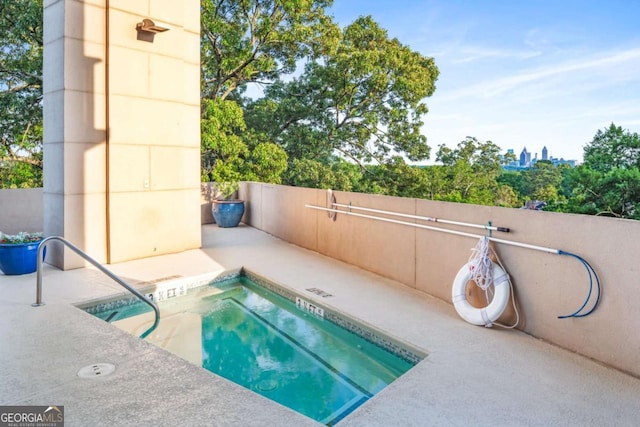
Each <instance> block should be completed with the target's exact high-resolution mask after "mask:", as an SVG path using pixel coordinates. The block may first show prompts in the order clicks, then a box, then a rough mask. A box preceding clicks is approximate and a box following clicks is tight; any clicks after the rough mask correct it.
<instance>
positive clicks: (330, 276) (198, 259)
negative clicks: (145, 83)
mask: <svg viewBox="0 0 640 427" xmlns="http://www.w3.org/2000/svg"><path fill="white" fill-rule="evenodd" d="M202 233H203V235H202V244H203V248H202V249H201V250H191V251H187V252H183V253H179V254H174V255H165V256H159V257H155V258H148V259H143V260H138V261H131V262H126V263H122V264H114V265H110V266H107V267H108V268H110V269H111V270H112V271H114V272H115V273H116V274H118V275H120V276H121V277H122V278H124V279H125V280H127V281H128V282H129V283H132V284H134V285H136V284H138V285H140V286H142V284H144V283H149V282H158V283H161V282H163V281H168V280H178V276H179V277H181V278H187V277H194V276H198V277H203V276H206V275H215V274H220V273H222V272H225V271H231V270H236V269H239V268H241V267H245V268H247V269H249V270H251V271H253V272H255V273H257V274H260V275H262V276H265V277H267V278H269V279H270V280H272V281H274V282H277V283H279V284H282V285H284V286H286V287H289V288H291V289H294V290H296V291H297V292H299V293H300V294H302V295H305V297H306V298H307V299H309V300H311V301H317V302H320V303H322V304H323V305H327V306H329V307H331V308H333V309H334V310H337V311H341V312H344V313H349V315H351V316H353V317H356V318H358V319H361V320H362V321H363V322H364V323H365V324H368V325H371V326H372V327H375V328H378V329H380V330H382V331H384V332H385V333H387V334H388V335H390V336H393V337H396V338H397V339H398V340H401V341H405V342H407V343H410V344H411V345H413V346H414V347H416V348H419V349H422V350H424V351H425V352H428V357H427V358H425V359H424V360H423V361H422V362H420V363H419V364H418V365H416V366H415V367H414V368H413V369H412V370H410V371H409V372H408V373H407V374H405V375H403V376H402V377H400V378H399V379H398V380H396V381H395V382H394V383H393V384H391V385H390V386H389V387H387V388H386V389H384V390H383V391H382V392H380V393H379V394H378V395H376V396H375V397H374V398H372V399H371V400H370V401H369V402H368V403H366V404H365V405H363V406H362V407H360V408H359V409H357V410H356V411H355V412H353V413H352V414H351V415H349V416H348V417H347V418H345V419H344V420H343V421H341V422H340V423H339V424H338V425H339V426H341V427H352V426H353V427H355V426H358V427H374V426H403V427H406V426H426V425H429V426H436V425H446V426H469V425H474V426H521V425H522V426H549V425H552V426H604V425H609V426H637V425H638V423H639V422H640V379H638V378H635V377H632V376H630V375H626V374H624V373H622V372H619V371H616V370H614V369H611V368H608V367H606V366H603V365H601V364H599V363H597V362H594V361H592V360H589V359H587V358H584V357H581V356H579V355H577V354H574V353H571V352H568V351H565V350H562V349H560V348H558V347H556V346H553V345H550V344H548V343H545V342H543V341H540V340H538V339H535V338H533V337H531V336H529V335H526V334H524V333H521V332H518V331H511V330H504V329H499V328H492V329H488V328H483V327H478V326H472V325H469V324H467V323H465V322H464V321H462V320H461V319H460V318H459V317H458V315H457V314H456V312H455V310H454V308H453V306H451V305H450V304H447V303H445V302H443V301H441V300H438V299H435V298H432V297H430V296H428V295H425V294H423V293H420V292H416V291H414V290H412V289H409V288H407V287H405V286H402V285H400V284H398V283H396V282H394V281H392V280H388V279H385V278H381V277H379V276H376V275H374V274H372V273H369V272H366V271H363V270H361V269H358V268H355V267H353V266H349V265H347V264H344V263H341V262H339V261H336V260H332V259H330V258H327V257H324V256H322V255H319V254H317V253H314V252H311V251H308V250H305V249H302V248H299V247H297V246H294V245H292V244H289V243H287V242H284V241H282V240H279V239H276V238H274V237H272V236H270V235H268V234H265V233H263V232H260V231H258V230H256V229H253V228H250V227H247V226H240V227H238V228H234V229H222V228H218V227H216V226H214V225H205V226H203V228H202ZM35 282H36V277H35V273H34V274H30V275H24V276H3V275H0V290H1V293H0V337H1V339H2V345H1V348H0V378H1V379H2V380H1V381H0V405H2V406H6V405H64V411H65V426H67V427H70V426H129V425H130V426H178V425H188V426H295V427H300V426H319V425H321V424H319V423H316V422H315V421H312V420H310V419H308V418H306V417H304V416H302V415H299V414H297V413H295V412H293V411H291V410H289V409H287V408H284V407H282V406H280V405H278V404H277V403H274V402H271V401H269V400H267V399H265V398H263V397H261V396H259V395H257V394H254V393H252V392H250V391H248V390H245V389H244V388H242V387H240V386H237V385H235V384H233V383H231V382H229V381H227V380H225V379H223V378H220V377H218V376H216V375H214V374H211V373H209V372H208V371H205V370H204V369H202V368H200V367H198V366H196V365H193V364H191V363H189V362H187V361H184V360H182V359H180V358H178V357H176V356H174V355H172V354H170V353H168V352H166V351H165V350H163V349H161V348H158V347H155V346H153V345H151V344H149V343H147V342H145V341H142V340H140V339H138V338H135V337H133V336H131V335H128V334H127V333H125V332H123V331H121V330H119V329H117V328H115V327H113V326H112V325H110V324H107V323H106V322H104V321H102V320H99V319H97V318H95V317H93V316H90V315H88V314H87V313H85V312H83V311H81V310H79V309H77V308H76V307H74V306H73V304H76V303H80V302H84V301H88V300H93V299H97V298H102V297H106V296H110V295H114V294H121V293H122V292H123V291H122V288H121V287H120V286H119V285H117V284H116V283H114V282H112V281H111V280H110V279H109V278H107V277H106V276H105V275H104V274H102V273H101V272H99V271H97V270H95V269H93V268H83V269H77V270H70V271H66V272H63V271H60V270H57V269H55V268H52V267H50V266H48V265H47V266H46V267H45V269H44V280H43V300H44V302H45V303H46V305H44V306H42V307H37V308H34V307H32V306H31V303H33V302H34V301H35ZM307 288H319V289H322V290H324V291H325V292H327V293H330V294H332V296H331V297H327V298H322V297H320V296H317V295H315V294H313V293H311V292H309V291H306V289H307ZM611 351H615V349H611ZM96 363H110V364H113V365H115V367H116V370H115V372H114V373H112V374H110V375H108V376H104V377H99V376H97V377H96V378H91V379H84V378H79V377H78V376H77V372H78V371H79V370H80V369H81V368H83V367H85V366H88V365H93V364H96Z"/></svg>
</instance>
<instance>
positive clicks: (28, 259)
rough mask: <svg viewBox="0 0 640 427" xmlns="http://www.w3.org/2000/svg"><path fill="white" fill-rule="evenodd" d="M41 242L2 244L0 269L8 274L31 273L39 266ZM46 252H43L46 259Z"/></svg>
mask: <svg viewBox="0 0 640 427" xmlns="http://www.w3.org/2000/svg"><path fill="white" fill-rule="evenodd" d="M39 245H40V242H31V243H17V244H10V245H8V244H0V270H2V272H3V273H4V274H6V275H8V276H13V275H18V274H29V273H33V272H34V271H36V268H37V267H38V263H37V261H38V246H39ZM44 256H45V253H44V252H43V254H42V259H43V260H44Z"/></svg>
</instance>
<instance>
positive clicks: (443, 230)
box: [304, 202, 601, 319]
mask: <svg viewBox="0 0 640 427" xmlns="http://www.w3.org/2000/svg"><path fill="white" fill-rule="evenodd" d="M304 206H305V207H306V208H311V209H317V210H321V211H327V212H333V213H335V214H338V213H341V214H344V215H350V216H357V217H360V218H368V219H373V220H376V221H383V222H389V223H393V224H400V225H407V226H410V227H416V228H422V229H425V230H431V231H439V232H441V233H448V234H454V235H456V236H463V237H471V238H475V239H481V238H483V237H485V236H480V235H478V234H473V233H466V232H464V231H457V230H449V229H446V228H439V227H433V226H429V225H424V224H416V223H412V222H406V221H400V220H396V219H391V218H382V217H379V216H374V215H367V214H361V213H357V212H352V211H351V210H352V209H354V208H355V207H354V206H351V205H344V204H339V203H335V202H333V203H331V204H330V206H337V207H347V208H349V210H342V209H335V208H325V207H322V206H315V205H309V204H306V205H304ZM357 209H359V210H366V211H370V212H378V213H385V214H387V215H392V214H395V215H396V216H403V217H408V218H416V219H423V218H427V217H416V216H415V215H409V214H402V213H399V212H389V211H379V210H377V209H370V208H357ZM444 221H445V220H439V221H438V222H442V223H445V222H444ZM447 221H448V220H447ZM447 223H449V224H453V223H456V225H463V224H465V226H472V227H476V228H485V226H479V225H477V224H468V225H466V224H467V223H458V222H456V221H448V222H447ZM495 228H496V229H498V228H504V227H495ZM506 230H507V231H508V230H509V229H508V228H507V229H506ZM497 231H505V230H497ZM487 238H488V239H489V240H490V241H493V242H496V243H501V244H503V245H510V246H516V247H519V248H524V249H531V250H535V251H540V252H547V253H550V254H554V255H566V256H570V257H572V258H574V259H577V260H578V261H580V262H581V263H582V265H583V266H584V267H585V269H586V270H587V274H588V276H589V292H588V293H587V297H586V298H585V301H584V303H583V304H582V305H581V306H580V308H578V309H577V310H576V311H574V312H573V313H571V314H566V315H561V316H558V318H559V319H567V318H570V317H574V318H577V317H585V316H588V315H590V314H591V313H593V311H594V310H595V309H596V307H598V304H599V302H600V293H601V286H600V279H599V278H598V275H597V274H596V271H595V270H594V269H593V267H592V266H591V264H589V263H588V262H587V261H586V260H585V259H584V258H582V257H580V256H579V255H576V254H574V253H571V252H567V251H563V250H561V249H553V248H547V247H544V246H537V245H531V244H528V243H520V242H513V241H511V240H504V239H498V238H495V237H487ZM594 281H595V285H596V289H595V292H596V297H595V298H596V300H595V302H594V304H593V306H592V307H591V308H590V309H588V310H587V311H586V312H583V310H584V309H585V307H586V306H587V304H588V303H589V300H590V299H591V295H592V293H593V285H594Z"/></svg>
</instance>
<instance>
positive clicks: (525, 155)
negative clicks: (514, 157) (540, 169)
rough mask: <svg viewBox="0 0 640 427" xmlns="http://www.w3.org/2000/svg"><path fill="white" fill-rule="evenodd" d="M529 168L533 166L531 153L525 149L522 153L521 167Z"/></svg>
mask: <svg viewBox="0 0 640 427" xmlns="http://www.w3.org/2000/svg"><path fill="white" fill-rule="evenodd" d="M529 166H531V153H529V152H528V151H527V147H524V148H523V149H522V153H520V167H523V168H527V167H529Z"/></svg>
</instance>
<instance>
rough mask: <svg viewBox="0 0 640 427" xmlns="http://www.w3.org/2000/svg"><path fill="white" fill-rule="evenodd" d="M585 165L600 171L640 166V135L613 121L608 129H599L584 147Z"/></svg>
mask: <svg viewBox="0 0 640 427" xmlns="http://www.w3.org/2000/svg"><path fill="white" fill-rule="evenodd" d="M584 165H585V166H586V167H588V168H589V169H592V170H594V171H599V172H607V171H610V170H611V169H613V168H632V167H633V168H640V137H639V136H638V134H637V133H631V132H629V131H628V130H624V129H622V127H620V126H616V125H615V124H613V123H611V125H610V126H609V127H608V128H607V129H605V130H598V132H597V133H596V135H595V136H594V137H593V140H592V141H591V142H590V143H589V144H587V145H586V146H585V147H584Z"/></svg>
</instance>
